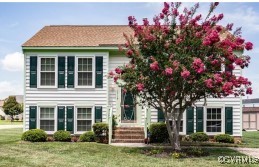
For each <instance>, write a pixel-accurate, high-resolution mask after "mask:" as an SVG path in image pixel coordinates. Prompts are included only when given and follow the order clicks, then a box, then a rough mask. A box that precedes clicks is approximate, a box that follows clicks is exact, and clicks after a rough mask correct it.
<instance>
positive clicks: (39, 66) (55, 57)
mask: <svg viewBox="0 0 259 167" xmlns="http://www.w3.org/2000/svg"><path fill="white" fill-rule="evenodd" d="M37 57H38V58H37V61H38V62H37V76H38V77H37V88H57V87H58V75H57V73H58V62H57V61H58V59H57V55H46V56H37ZM42 58H54V59H55V85H54V86H42V85H41V84H40V81H41V59H42Z"/></svg>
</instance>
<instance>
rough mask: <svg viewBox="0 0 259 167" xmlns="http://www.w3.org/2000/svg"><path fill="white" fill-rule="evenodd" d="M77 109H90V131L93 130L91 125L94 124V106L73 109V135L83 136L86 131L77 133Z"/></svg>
mask: <svg viewBox="0 0 259 167" xmlns="http://www.w3.org/2000/svg"><path fill="white" fill-rule="evenodd" d="M78 108H91V112H92V113H91V114H92V115H91V119H92V127H91V130H92V129H93V124H94V117H95V116H94V106H86V105H85V106H75V107H74V134H83V133H85V132H86V131H77V109H78Z"/></svg>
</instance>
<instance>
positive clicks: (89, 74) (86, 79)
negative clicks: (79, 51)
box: [77, 57, 94, 87]
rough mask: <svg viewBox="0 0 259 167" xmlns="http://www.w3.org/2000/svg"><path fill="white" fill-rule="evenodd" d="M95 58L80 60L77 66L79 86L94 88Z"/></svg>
mask: <svg viewBox="0 0 259 167" xmlns="http://www.w3.org/2000/svg"><path fill="white" fill-rule="evenodd" d="M93 71H94V70H93V58H92V57H87V58H78V64H77V86H79V87H81V86H86V87H88V86H90V87H91V86H93V85H94V84H93V81H94V79H93V77H94V76H93V75H94V74H93Z"/></svg>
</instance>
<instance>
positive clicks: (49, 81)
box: [40, 58, 56, 86]
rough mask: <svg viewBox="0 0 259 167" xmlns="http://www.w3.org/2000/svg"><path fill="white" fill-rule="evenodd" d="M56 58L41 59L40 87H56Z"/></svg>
mask: <svg viewBox="0 0 259 167" xmlns="http://www.w3.org/2000/svg"><path fill="white" fill-rule="evenodd" d="M55 69H56V63H55V58H40V86H55V84H56V81H55V80H56V77H55V76H56V74H55V73H56V70H55Z"/></svg>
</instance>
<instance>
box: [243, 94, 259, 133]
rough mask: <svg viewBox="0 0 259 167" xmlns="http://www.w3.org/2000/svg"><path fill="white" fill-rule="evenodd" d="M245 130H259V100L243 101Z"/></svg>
mask: <svg viewBox="0 0 259 167" xmlns="http://www.w3.org/2000/svg"><path fill="white" fill-rule="evenodd" d="M243 129H244V130H259V99H258V98H257V99H244V100H243Z"/></svg>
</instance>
